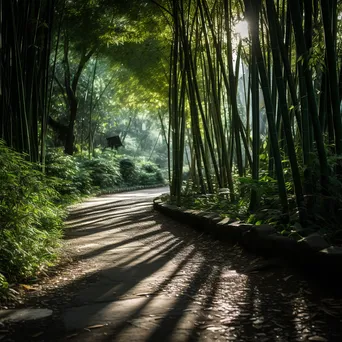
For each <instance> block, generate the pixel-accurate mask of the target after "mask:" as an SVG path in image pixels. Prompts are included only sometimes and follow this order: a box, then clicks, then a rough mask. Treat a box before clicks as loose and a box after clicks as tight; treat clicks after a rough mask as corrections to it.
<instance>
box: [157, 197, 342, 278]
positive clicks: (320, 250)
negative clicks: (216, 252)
mask: <svg viewBox="0 0 342 342" xmlns="http://www.w3.org/2000/svg"><path fill="white" fill-rule="evenodd" d="M153 207H154V209H155V210H157V211H159V212H161V213H162V214H164V215H166V216H169V217H171V218H173V219H175V220H177V221H180V222H182V223H185V224H188V225H190V226H192V227H193V228H194V229H196V230H198V231H202V232H205V233H208V234H210V235H212V236H213V237H214V238H216V239H219V240H223V241H228V242H231V243H238V244H240V245H241V246H242V247H244V248H245V249H246V250H248V251H251V252H253V253H256V254H258V255H262V256H265V257H281V258H283V259H285V260H286V261H288V262H290V263H291V264H293V265H295V266H300V267H304V268H305V269H306V270H309V271H314V272H315V273H316V274H317V275H319V276H321V275H324V276H334V277H335V276H341V274H342V247H336V246H331V245H329V243H328V242H327V241H326V240H325V239H324V237H322V236H321V235H319V234H317V233H313V234H311V235H308V236H307V237H305V238H303V239H301V240H299V241H296V240H294V239H291V238H289V237H286V236H283V235H281V234H279V233H278V232H277V231H276V229H275V228H274V227H273V226H271V225H267V224H263V225H259V226H256V225H252V224H248V223H245V222H241V221H236V220H233V219H230V218H224V219H222V217H220V216H219V215H218V214H217V213H212V212H205V211H199V210H192V209H185V208H182V207H177V206H175V205H171V204H168V203H163V202H162V200H161V199H160V198H156V199H155V200H154V201H153Z"/></svg>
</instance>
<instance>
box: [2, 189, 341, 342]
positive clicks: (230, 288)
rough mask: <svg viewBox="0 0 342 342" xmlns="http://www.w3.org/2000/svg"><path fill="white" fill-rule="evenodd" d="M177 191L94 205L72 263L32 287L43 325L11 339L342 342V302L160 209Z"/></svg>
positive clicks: (72, 228) (83, 214)
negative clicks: (165, 196)
mask: <svg viewBox="0 0 342 342" xmlns="http://www.w3.org/2000/svg"><path fill="white" fill-rule="evenodd" d="M166 191H167V189H166V188H163V189H151V190H140V191H135V192H127V193H120V194H115V195H105V196H101V197H96V198H91V199H88V200H86V201H85V202H84V203H82V204H79V205H76V206H73V207H72V208H71V209H70V216H69V218H68V220H67V222H66V224H67V228H66V241H65V253H66V256H67V257H66V258H65V259H66V260H67V262H65V264H64V265H62V266H60V267H59V268H57V269H55V270H54V271H53V272H51V273H50V274H49V276H47V277H45V278H43V279H41V280H40V282H38V284H35V285H31V286H28V287H26V293H25V296H23V299H22V303H21V304H20V305H19V306H18V307H19V308H20V307H24V308H27V307H34V308H37V307H39V308H47V309H50V310H52V312H53V314H52V316H50V317H47V318H45V319H42V320H37V321H26V322H21V323H12V324H9V325H8V324H7V323H1V326H0V340H1V342H2V341H69V340H70V341H123V342H125V341H150V342H152V341H155V342H159V341H177V342H180V341H242V342H243V341H259V342H266V341H270V342H271V341H272V342H273V341H341V340H342V299H341V297H338V296H337V295H336V294H335V295H334V294H332V293H331V292H330V291H329V290H328V289H324V288H322V287H321V286H320V285H319V284H317V282H316V281H315V279H317V278H319V277H316V278H313V279H311V278H310V277H308V276H305V275H303V274H300V272H299V271H296V270H294V269H292V268H290V267H289V266H286V265H284V264H282V263H280V262H277V261H272V262H269V261H265V260H264V259H262V258H258V257H257V256H255V255H252V254H249V253H247V252H246V251H244V250H243V249H241V248H240V247H239V246H232V245H229V244H227V243H223V242H220V241H215V240H213V239H212V238H210V237H209V236H207V235H203V234H201V233H199V232H197V231H195V230H193V229H191V228H190V227H187V226H185V225H183V224H180V223H178V222H175V221H173V220H172V219H169V218H167V217H164V216H163V215H161V214H160V213H158V212H155V211H153V209H152V200H153V198H154V197H157V196H158V195H159V194H160V193H162V192H166Z"/></svg>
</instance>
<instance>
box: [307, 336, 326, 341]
mask: <svg viewBox="0 0 342 342" xmlns="http://www.w3.org/2000/svg"><path fill="white" fill-rule="evenodd" d="M309 341H319V342H328V340H327V339H326V338H324V337H322V336H311V337H309Z"/></svg>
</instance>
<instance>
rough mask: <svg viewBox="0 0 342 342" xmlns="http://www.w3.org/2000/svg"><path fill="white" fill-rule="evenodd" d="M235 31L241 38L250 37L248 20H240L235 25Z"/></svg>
mask: <svg viewBox="0 0 342 342" xmlns="http://www.w3.org/2000/svg"><path fill="white" fill-rule="evenodd" d="M234 32H235V33H237V34H238V35H240V38H241V39H244V38H247V37H248V22H247V21H246V20H241V21H239V22H238V23H237V24H236V25H235V26H234Z"/></svg>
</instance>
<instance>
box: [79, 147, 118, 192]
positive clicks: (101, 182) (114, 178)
mask: <svg viewBox="0 0 342 342" xmlns="http://www.w3.org/2000/svg"><path fill="white" fill-rule="evenodd" d="M82 167H83V170H87V172H89V174H90V178H91V184H92V186H94V187H97V188H100V189H106V188H113V187H114V186H117V185H119V184H120V183H121V182H122V178H121V173H120V167H119V163H118V161H117V159H116V157H115V155H114V154H112V153H110V152H104V153H102V154H100V155H98V156H97V157H96V158H93V159H90V160H89V159H87V160H86V159H84V160H83V162H82Z"/></svg>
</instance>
